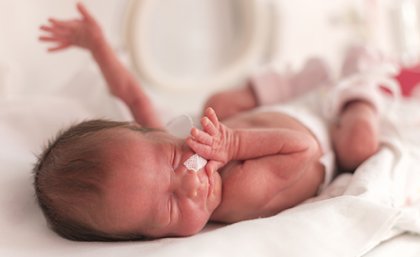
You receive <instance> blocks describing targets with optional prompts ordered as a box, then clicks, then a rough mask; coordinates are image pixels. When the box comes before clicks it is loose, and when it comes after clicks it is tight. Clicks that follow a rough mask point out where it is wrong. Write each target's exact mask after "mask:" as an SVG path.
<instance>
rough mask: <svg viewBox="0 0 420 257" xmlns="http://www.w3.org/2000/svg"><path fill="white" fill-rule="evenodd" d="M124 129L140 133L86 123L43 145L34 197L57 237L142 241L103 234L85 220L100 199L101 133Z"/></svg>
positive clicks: (103, 123)
mask: <svg viewBox="0 0 420 257" xmlns="http://www.w3.org/2000/svg"><path fill="white" fill-rule="evenodd" d="M112 128H128V129H133V130H138V131H142V132H149V131H151V130H154V129H148V128H141V127H140V126H138V125H136V124H134V123H129V122H117V121H108V120H89V121H84V122H81V123H79V124H76V125H73V126H71V127H70V128H68V129H67V130H64V131H61V132H59V133H58V135H57V136H56V137H55V138H54V139H53V140H51V141H49V143H48V144H47V146H46V148H45V149H44V151H43V152H42V154H41V155H40V156H39V157H38V161H37V163H36V164H35V166H34V168H33V172H34V186H35V193H36V198H37V201H38V204H39V206H40V207H41V209H42V212H43V213H44V215H45V217H46V219H47V222H48V224H49V226H50V227H51V228H52V229H53V230H54V231H55V232H56V233H58V234H59V235H61V236H63V237H65V238H68V239H71V240H77V241H121V240H140V239H145V237H144V236H142V235H137V234H124V235H116V234H109V233H106V232H103V231H100V230H99V229H96V228H94V226H93V225H92V222H89V220H93V217H92V216H91V215H92V213H94V210H95V208H96V206H95V204H96V203H97V202H99V201H95V200H99V199H100V196H101V195H102V190H103V188H102V187H101V182H102V181H103V178H104V177H106V175H107V174H106V170H107V163H106V161H104V158H101V157H102V156H103V149H102V146H103V141H104V140H106V138H105V137H103V136H102V137H101V136H100V134H102V135H103V132H104V131H105V130H108V129H112Z"/></svg>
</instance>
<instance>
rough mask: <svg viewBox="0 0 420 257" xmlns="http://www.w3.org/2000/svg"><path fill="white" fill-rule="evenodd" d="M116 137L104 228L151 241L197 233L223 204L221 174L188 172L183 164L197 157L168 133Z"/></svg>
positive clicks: (122, 132)
mask: <svg viewBox="0 0 420 257" xmlns="http://www.w3.org/2000/svg"><path fill="white" fill-rule="evenodd" d="M112 133H113V134H112V136H110V137H111V138H112V139H111V140H110V142H111V143H110V144H111V145H108V146H106V147H107V148H106V149H107V150H106V156H107V158H108V160H109V161H110V162H109V163H110V170H111V172H110V175H109V176H108V177H107V178H106V183H105V197H104V198H103V199H104V202H103V204H102V205H103V206H104V208H103V210H101V212H102V213H101V217H102V218H103V221H102V222H103V224H102V222H100V224H101V225H100V226H101V227H102V226H105V227H106V230H109V232H117V233H119V232H130V233H138V234H143V235H147V236H152V237H163V236H188V235H192V234H195V233H197V232H199V231H200V230H201V229H202V228H203V227H204V226H205V224H206V223H207V222H208V220H209V218H210V216H211V214H212V213H213V211H214V210H215V208H216V207H217V206H218V205H219V204H220V202H221V191H222V181H221V177H220V175H219V174H218V173H217V172H206V171H205V169H204V168H203V169H201V170H200V171H198V172H194V171H189V170H187V169H186V168H185V166H184V165H183V163H184V161H185V160H186V159H188V158H189V157H190V156H191V155H193V154H194V153H193V152H192V151H191V150H190V149H189V148H188V147H187V146H186V145H185V143H184V141H183V140H180V139H178V138H175V137H173V136H171V135H169V134H168V133H166V132H160V131H155V132H149V133H146V134H143V133H142V132H139V131H133V130H130V129H122V128H119V129H114V131H113V132H112ZM102 228H103V227H102Z"/></svg>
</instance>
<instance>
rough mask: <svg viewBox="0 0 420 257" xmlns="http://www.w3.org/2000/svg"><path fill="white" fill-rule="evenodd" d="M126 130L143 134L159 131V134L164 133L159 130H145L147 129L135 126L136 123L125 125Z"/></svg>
mask: <svg viewBox="0 0 420 257" xmlns="http://www.w3.org/2000/svg"><path fill="white" fill-rule="evenodd" d="M127 128H128V129H130V130H132V131H136V132H141V133H143V134H146V133H149V132H153V131H160V132H165V130H163V129H159V128H147V127H141V126H140V125H138V124H136V123H130V124H128V125H127Z"/></svg>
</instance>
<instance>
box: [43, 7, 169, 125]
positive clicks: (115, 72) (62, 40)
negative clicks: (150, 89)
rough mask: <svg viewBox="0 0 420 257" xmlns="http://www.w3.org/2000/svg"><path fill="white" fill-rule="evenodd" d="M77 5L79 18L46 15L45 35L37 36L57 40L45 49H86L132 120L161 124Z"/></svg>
mask: <svg viewBox="0 0 420 257" xmlns="http://www.w3.org/2000/svg"><path fill="white" fill-rule="evenodd" d="M77 9H78V10H79V12H80V14H81V16H82V19H75V20H68V21H60V20H57V19H49V21H50V23H51V24H49V25H48V26H45V25H44V26H41V30H43V31H44V32H47V33H48V35H47V36H42V37H40V40H41V41H47V42H54V43H57V45H56V46H54V47H51V48H49V49H48V51H58V50H63V49H66V48H68V47H70V46H78V47H81V48H84V49H87V50H89V51H90V52H91V54H92V56H93V58H94V59H95V61H96V63H97V64H98V66H99V68H100V69H101V72H102V74H103V76H104V77H105V80H106V81H107V84H108V87H109V89H110V91H111V93H112V94H113V95H115V96H116V97H118V98H120V99H121V100H122V101H124V103H125V104H126V105H127V106H128V107H129V109H130V111H131V113H132V114H133V116H134V118H135V120H136V121H137V122H138V123H139V124H141V125H144V126H147V127H162V123H161V121H160V120H159V119H158V117H157V114H156V111H155V109H154V107H153V105H152V103H151V101H150V99H149V97H148V96H147V95H146V94H145V92H143V90H141V87H140V85H139V84H138V83H137V81H136V79H135V78H134V76H133V75H132V74H131V73H130V72H129V70H128V69H127V68H126V67H125V66H124V65H123V64H122V63H121V62H120V60H119V59H118V57H117V56H116V55H115V53H114V51H113V49H112V48H111V46H110V45H109V44H108V42H107V41H106V39H105V37H104V35H103V33H102V30H101V28H100V27H99V25H98V23H97V22H96V20H95V19H94V18H93V17H92V15H91V14H90V13H89V12H88V11H87V9H86V8H85V7H84V6H83V4H81V3H79V4H78V5H77Z"/></svg>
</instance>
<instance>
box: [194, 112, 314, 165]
mask: <svg viewBox="0 0 420 257" xmlns="http://www.w3.org/2000/svg"><path fill="white" fill-rule="evenodd" d="M201 124H202V127H203V130H199V129H197V128H193V129H192V130H191V136H190V137H189V138H188V139H187V144H188V145H189V146H190V147H191V148H192V149H193V150H194V151H195V152H196V153H198V154H199V155H201V156H203V157H204V158H207V159H209V160H210V162H215V164H213V165H216V164H217V166H218V167H220V166H223V165H224V164H226V163H227V162H229V161H231V160H248V159H256V158H260V157H266V156H274V155H291V154H296V153H302V152H306V151H310V150H312V149H314V148H316V147H317V143H316V141H315V140H314V139H313V138H312V137H310V136H308V135H306V134H304V133H302V132H298V131H294V130H291V129H281V128H275V129H271V128H269V129H259V128H258V129H230V128H228V127H226V126H224V125H223V124H222V123H220V122H219V120H218V118H217V116H216V113H215V112H214V111H213V109H211V108H208V109H207V110H206V111H205V114H204V117H203V118H202V119H201ZM273 165H275V163H273Z"/></svg>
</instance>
